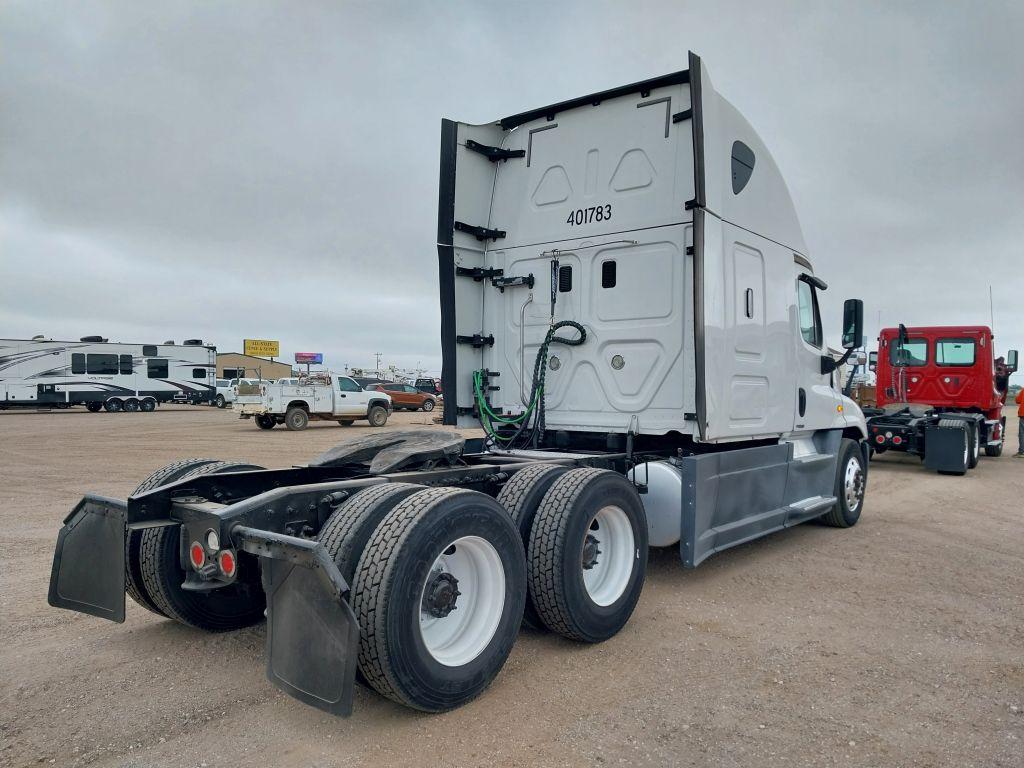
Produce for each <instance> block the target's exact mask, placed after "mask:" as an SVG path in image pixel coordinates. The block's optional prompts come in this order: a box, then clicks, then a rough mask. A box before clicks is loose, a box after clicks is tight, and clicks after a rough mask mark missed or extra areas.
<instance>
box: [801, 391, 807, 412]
mask: <svg viewBox="0 0 1024 768" xmlns="http://www.w3.org/2000/svg"><path fill="white" fill-rule="evenodd" d="M799 404H800V416H801V417H803V415H804V412H805V411H806V410H807V392H805V391H804V388H803V387H800V393H799Z"/></svg>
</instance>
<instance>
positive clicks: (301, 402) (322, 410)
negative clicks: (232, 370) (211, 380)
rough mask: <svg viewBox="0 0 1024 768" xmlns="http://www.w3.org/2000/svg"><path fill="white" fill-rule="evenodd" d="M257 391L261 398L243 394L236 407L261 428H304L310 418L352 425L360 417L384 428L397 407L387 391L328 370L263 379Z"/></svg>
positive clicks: (345, 425)
mask: <svg viewBox="0 0 1024 768" xmlns="http://www.w3.org/2000/svg"><path fill="white" fill-rule="evenodd" d="M239 392H240V393H241V388H239ZM257 392H258V395H259V397H257V398H245V397H243V396H242V395H241V394H239V396H238V397H237V398H236V400H235V403H234V406H233V407H234V408H235V409H236V410H238V411H239V417H240V418H243V419H249V418H252V419H254V420H255V421H256V426H258V427H259V428H260V429H273V428H274V427H275V426H277V425H278V424H284V425H285V427H287V428H288V429H291V430H302V429H305V428H306V427H307V426H309V422H310V420H315V421H336V422H338V423H339V424H341V426H343V427H348V426H351V425H352V424H354V423H355V422H356V421H358V420H360V419H365V420H366V421H368V422H369V423H370V426H371V427H383V426H384V425H385V424H386V423H387V420H388V416H389V415H390V414H391V411H392V410H393V407H392V402H391V396H390V395H388V394H387V393H386V392H369V391H366V390H364V389H363V388H362V387H360V386H359V385H358V384H357V383H356V382H355V381H354V380H353V379H351V378H349V377H348V376H339V375H338V374H332V373H326V372H323V373H321V372H317V373H313V374H303V375H301V376H299V377H298V379H297V380H296V379H282V380H281V381H277V382H267V381H261V382H259V384H258V388H257Z"/></svg>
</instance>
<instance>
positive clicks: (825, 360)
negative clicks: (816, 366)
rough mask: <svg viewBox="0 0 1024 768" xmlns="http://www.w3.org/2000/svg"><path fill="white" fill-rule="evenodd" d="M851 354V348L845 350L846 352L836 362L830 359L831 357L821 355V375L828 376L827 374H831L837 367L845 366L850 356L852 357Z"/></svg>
mask: <svg viewBox="0 0 1024 768" xmlns="http://www.w3.org/2000/svg"><path fill="white" fill-rule="evenodd" d="M852 354H853V348H852V347H851V348H850V349H848V350H846V352H845V353H843V356H842V357H840V358H839V359H838V360H834V359H833V358H832V355H822V356H821V373H822V375H825V374H828V373H832V371H834V370H835V369H836V368H838V367H839V366H841V365H845V364H846V362H847V361H848V360H849V359H850V355H852Z"/></svg>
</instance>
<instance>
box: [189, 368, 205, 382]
mask: <svg viewBox="0 0 1024 768" xmlns="http://www.w3.org/2000/svg"><path fill="white" fill-rule="evenodd" d="M192 378H193V379H204V380H205V379H206V369H205V368H193V369H192Z"/></svg>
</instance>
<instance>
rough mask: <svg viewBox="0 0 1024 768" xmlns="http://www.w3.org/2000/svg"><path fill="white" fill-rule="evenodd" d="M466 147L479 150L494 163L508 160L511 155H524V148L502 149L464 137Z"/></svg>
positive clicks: (475, 150)
mask: <svg viewBox="0 0 1024 768" xmlns="http://www.w3.org/2000/svg"><path fill="white" fill-rule="evenodd" d="M466 149H471V150H473V151H474V152H479V153H480V154H481V155H483V156H484V157H486V158H487V159H488V160H490V161H491V162H492V163H496V162H498V161H499V160H509V159H511V158H513V157H526V150H525V149H502V148H501V147H489V146H487V145H486V144H481V143H480V142H479V141H473V140H472V139H466Z"/></svg>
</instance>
